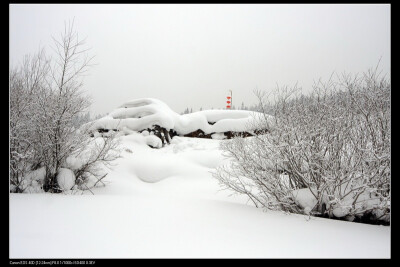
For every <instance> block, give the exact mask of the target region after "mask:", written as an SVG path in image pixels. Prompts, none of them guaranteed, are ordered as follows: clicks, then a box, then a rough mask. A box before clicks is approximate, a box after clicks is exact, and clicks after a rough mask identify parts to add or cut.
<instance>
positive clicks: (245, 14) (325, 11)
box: [9, 4, 391, 115]
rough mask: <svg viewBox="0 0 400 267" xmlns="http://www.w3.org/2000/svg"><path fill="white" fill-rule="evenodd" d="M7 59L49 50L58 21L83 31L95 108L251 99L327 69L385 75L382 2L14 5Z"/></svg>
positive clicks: (386, 12)
mask: <svg viewBox="0 0 400 267" xmlns="http://www.w3.org/2000/svg"><path fill="white" fill-rule="evenodd" d="M9 12H10V44H9V45H10V51H9V53H10V64H11V65H16V64H18V63H19V62H21V59H22V57H23V55H25V54H29V53H31V54H32V53H35V52H37V51H38V49H39V47H45V48H46V50H50V45H51V44H52V40H51V36H52V35H53V36H57V35H59V34H60V33H61V31H62V30H63V28H64V22H65V21H69V20H72V19H75V26H76V27H75V29H76V30H77V31H78V33H79V35H80V36H82V37H83V36H86V37H87V45H88V46H90V47H92V50H91V53H92V54H93V55H96V62H97V63H98V65H97V66H95V67H93V68H92V69H91V71H90V75H89V76H88V77H86V79H85V85H84V88H85V90H86V91H87V92H88V93H89V94H90V95H91V96H92V100H93V105H92V107H91V111H92V114H93V115H96V114H104V113H108V112H110V111H111V110H113V109H114V108H116V107H118V106H119V105H121V104H123V103H124V102H125V101H127V100H131V99H135V98H142V97H152V98H158V99H160V100H162V101H164V102H165V103H166V104H168V105H169V106H170V107H171V108H172V109H173V110H174V111H176V112H178V113H180V112H182V111H184V109H185V108H186V107H189V108H190V107H192V108H193V110H194V111H195V110H198V109H199V108H200V107H203V109H208V108H212V107H213V108H214V109H215V108H224V107H225V105H226V104H225V101H226V96H227V95H228V90H232V91H233V101H234V104H235V106H240V105H241V103H242V102H244V103H245V104H246V105H250V104H254V103H256V98H255V96H254V94H253V90H254V89H255V88H258V89H260V90H272V89H274V88H275V87H276V85H277V84H278V85H280V86H281V85H294V84H295V83H296V82H298V84H299V85H300V86H301V87H303V89H304V90H305V91H307V89H309V88H310V87H311V85H312V84H313V81H314V80H318V79H319V78H322V79H328V78H329V76H330V75H331V74H332V72H333V71H336V72H339V73H342V72H352V73H360V72H363V71H366V70H367V69H368V68H372V67H375V66H376V65H377V63H378V61H379V59H380V58H381V62H380V69H381V70H382V71H383V72H384V73H387V74H388V75H389V77H390V63H391V62H390V59H391V54H390V53H391V50H390V38H391V36H390V5H389V4H386V5H383V4H378V5H376V4H365V5H360V4H352V5H350V4H346V5H338V4H334V5H328V4H322V5H315V4H313V5H310V4H303V5H294V4H288V5H282V4H248V5H245V4H233V5H228V4H219V5H212V4H210V5H206V4H201V5H196V4H187V5H183V4H174V5H172V4H167V5H156V4H151V5H150V4H149V5H146V4H143V5H138V4H130V5H125V4H124V5H122V4H118V5H117V4H115V5H111V4H103V5H93V4H88V5H78V4H68V5H61V4H51V5H50V4H35V5H30V4H12V5H10V6H9Z"/></svg>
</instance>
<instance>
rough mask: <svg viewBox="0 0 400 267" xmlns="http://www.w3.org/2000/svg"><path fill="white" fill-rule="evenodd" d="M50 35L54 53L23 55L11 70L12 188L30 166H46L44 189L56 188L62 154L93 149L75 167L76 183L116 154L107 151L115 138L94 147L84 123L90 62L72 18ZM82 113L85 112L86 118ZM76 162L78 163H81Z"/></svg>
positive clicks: (63, 162) (63, 161)
mask: <svg viewBox="0 0 400 267" xmlns="http://www.w3.org/2000/svg"><path fill="white" fill-rule="evenodd" d="M53 39H54V45H55V47H54V51H55V56H54V57H53V58H50V57H47V56H46V54H45V52H44V50H42V51H40V53H38V54H36V55H34V56H33V57H30V56H27V57H26V58H25V60H24V61H23V64H22V66H19V67H15V68H12V69H11V70H10V183H11V185H12V188H10V190H11V191H12V192H23V190H24V189H23V188H22V187H21V186H20V185H21V183H22V181H23V180H24V179H25V177H26V175H27V172H28V171H29V170H35V169H38V168H45V178H44V181H43V189H44V190H45V191H49V192H60V189H59V187H58V185H57V179H56V177H57V174H58V172H59V170H60V168H62V167H64V166H66V165H67V163H66V161H67V158H68V157H70V156H71V155H75V154H78V153H79V152H80V151H84V150H88V149H89V148H92V151H91V154H89V155H88V157H87V158H86V159H81V160H82V162H83V163H82V164H83V166H81V168H80V169H79V170H78V171H76V176H77V178H78V179H77V182H79V181H83V180H82V177H83V176H84V175H86V174H87V173H92V174H93V175H94V176H95V177H97V178H98V179H99V178H100V177H99V174H98V173H97V172H96V171H95V170H96V169H98V168H99V167H98V166H99V163H107V162H109V161H111V160H113V159H115V158H116V157H117V156H116V155H114V153H113V152H112V151H113V150H114V149H115V148H116V146H117V144H116V142H115V138H107V139H106V140H105V141H104V142H103V145H102V146H99V147H96V146H95V147H93V146H92V141H93V140H92V139H91V138H90V133H89V132H88V130H87V127H84V126H83V123H84V122H85V120H87V118H86V119H85V115H86V114H87V110H88V108H89V106H90V100H89V97H88V96H87V95H86V94H85V93H84V91H83V89H82V86H83V78H84V76H85V75H86V73H87V71H88V69H89V68H90V67H91V66H92V65H93V64H92V60H93V57H91V56H89V55H88V53H87V52H88V49H87V48H85V43H84V40H81V39H79V37H78V34H77V33H76V32H75V31H74V27H73V22H72V23H68V24H65V29H64V32H63V33H62V34H61V36H60V38H59V39H57V38H53ZM86 117H87V116H86ZM82 164H81V165H82Z"/></svg>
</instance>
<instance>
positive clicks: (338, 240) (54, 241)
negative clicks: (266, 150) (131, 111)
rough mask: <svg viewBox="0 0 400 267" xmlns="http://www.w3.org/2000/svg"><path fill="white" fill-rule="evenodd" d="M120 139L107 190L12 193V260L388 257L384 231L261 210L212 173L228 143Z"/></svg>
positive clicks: (135, 136)
mask: <svg viewBox="0 0 400 267" xmlns="http://www.w3.org/2000/svg"><path fill="white" fill-rule="evenodd" d="M140 136H141V135H138V134H131V135H127V136H122V137H120V138H121V140H122V151H123V152H122V158H120V159H118V160H117V161H116V162H115V165H114V167H113V170H112V171H110V172H109V174H108V175H107V177H106V178H105V180H104V181H105V183H106V186H102V187H98V188H96V189H94V190H93V192H94V193H95V195H91V194H90V192H86V194H84V195H81V194H80V192H77V191H69V192H68V193H66V194H59V195H55V194H47V193H39V194H10V258H153V257H154V258H202V257H206V258H252V257H255V258H334V257H340V258H389V257H390V226H389V227H388V226H376V225H367V224H360V223H352V222H345V221H335V220H329V219H323V218H313V217H311V218H310V217H308V216H303V215H293V214H290V215H289V214H284V213H281V212H272V211H268V212H263V211H262V210H260V209H256V208H255V207H253V206H252V205H251V203H247V204H246V202H247V201H246V198H245V197H243V196H237V195H234V196H229V195H230V194H231V192H229V191H220V187H219V185H218V182H217V180H216V179H214V178H213V177H212V175H211V173H210V172H211V171H212V170H213V168H214V167H216V166H218V165H219V164H222V163H224V162H225V161H226V159H224V157H223V156H222V154H221V151H220V150H219V143H220V142H226V141H227V140H214V139H196V138H185V137H174V138H173V139H172V142H171V145H168V146H166V147H164V148H161V149H151V148H149V147H148V146H147V145H146V143H145V142H144V141H143V140H144V139H143V138H142V137H140Z"/></svg>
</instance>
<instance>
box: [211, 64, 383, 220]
mask: <svg viewBox="0 0 400 267" xmlns="http://www.w3.org/2000/svg"><path fill="white" fill-rule="evenodd" d="M390 90H391V85H390V82H389V81H388V79H387V78H386V77H381V76H380V75H378V73H377V70H376V69H375V70H370V71H368V72H366V73H364V74H363V75H361V76H357V75H347V74H343V75H341V76H336V80H333V79H332V77H331V79H330V80H329V81H328V82H325V83H323V82H321V81H319V82H317V83H315V85H314V86H313V90H312V93H311V94H309V95H305V94H301V91H300V89H299V88H297V87H296V86H295V87H293V88H289V87H283V88H278V90H277V94H276V96H275V98H274V99H273V101H271V99H266V98H265V97H266V96H267V95H266V94H265V93H261V92H257V96H258V97H259V100H260V103H261V106H262V107H264V114H265V116H264V118H261V119H259V120H258V123H259V124H260V125H262V126H264V127H263V128H268V129H269V130H270V131H269V132H268V133H266V134H263V135H258V136H256V137H252V138H247V139H242V138H236V139H234V140H233V141H232V142H224V143H223V145H222V149H223V150H224V151H225V153H226V154H227V156H229V157H231V158H232V160H231V163H230V164H229V165H226V166H222V167H220V168H218V169H217V171H216V173H215V174H214V175H215V177H216V178H217V179H218V180H219V181H220V183H221V184H222V185H223V186H224V187H225V188H229V189H231V190H234V191H235V192H237V193H241V194H246V195H247V196H248V197H249V198H250V199H251V200H252V201H253V203H254V204H255V205H256V206H257V207H265V208H267V209H278V210H284V211H289V212H295V213H303V212H304V213H308V212H309V211H305V210H304V208H305V207H304V206H302V205H300V203H299V199H296V194H295V193H296V192H298V190H299V189H304V188H306V189H308V190H309V192H310V196H312V198H313V201H314V203H315V205H314V206H312V207H310V208H311V209H312V210H311V214H314V215H322V214H324V213H326V214H328V215H329V216H336V217H344V216H347V218H352V219H354V218H355V217H362V216H365V215H366V214H369V215H371V216H372V217H373V219H375V220H380V219H384V220H389V214H390V174H391V172H390V162H391V160H390V138H391V124H390ZM268 100H269V101H268ZM267 109H268V110H269V112H270V114H272V115H273V116H272V117H270V116H267V115H266V111H265V110H267Z"/></svg>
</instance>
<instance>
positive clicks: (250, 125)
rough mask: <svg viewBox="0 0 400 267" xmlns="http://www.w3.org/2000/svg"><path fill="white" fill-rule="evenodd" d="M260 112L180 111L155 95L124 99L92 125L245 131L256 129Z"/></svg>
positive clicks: (178, 130) (185, 131)
mask: <svg viewBox="0 0 400 267" xmlns="http://www.w3.org/2000/svg"><path fill="white" fill-rule="evenodd" d="M261 115H263V114H261V113H259V112H253V111H247V110H203V111H198V112H193V113H190V114H184V115H180V114H178V113H176V112H174V111H173V110H171V109H170V108H169V107H168V106H167V105H166V104H165V103H164V102H162V101H160V100H158V99H154V98H140V99H135V100H132V101H128V102H126V103H124V104H123V105H122V106H120V107H118V108H117V109H115V110H114V111H112V112H111V113H110V114H108V115H107V116H105V117H103V118H100V119H99V120H97V121H95V122H94V123H93V125H92V126H91V129H92V130H99V129H116V130H123V131H125V132H127V131H129V130H132V131H141V130H145V129H148V128H152V127H153V126H154V125H159V126H160V127H162V128H165V129H167V130H168V131H169V130H171V129H173V130H175V131H176V133H177V134H178V135H185V134H188V133H191V132H194V131H196V130H198V129H200V130H202V131H203V132H204V133H205V134H212V133H223V132H228V131H233V132H244V131H253V130H256V123H255V121H256V120H257V119H258V118H259V116H261ZM271 118H272V117H271Z"/></svg>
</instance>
